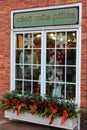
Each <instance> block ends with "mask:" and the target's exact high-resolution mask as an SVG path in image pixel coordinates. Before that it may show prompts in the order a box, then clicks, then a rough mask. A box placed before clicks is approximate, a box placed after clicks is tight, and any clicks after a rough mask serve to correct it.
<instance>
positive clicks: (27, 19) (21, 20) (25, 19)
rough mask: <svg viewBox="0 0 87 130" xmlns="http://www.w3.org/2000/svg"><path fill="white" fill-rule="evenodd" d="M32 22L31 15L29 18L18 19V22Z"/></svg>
mask: <svg viewBox="0 0 87 130" xmlns="http://www.w3.org/2000/svg"><path fill="white" fill-rule="evenodd" d="M31 21H32V17H31V16H30V15H29V16H21V17H18V18H17V19H16V22H31Z"/></svg>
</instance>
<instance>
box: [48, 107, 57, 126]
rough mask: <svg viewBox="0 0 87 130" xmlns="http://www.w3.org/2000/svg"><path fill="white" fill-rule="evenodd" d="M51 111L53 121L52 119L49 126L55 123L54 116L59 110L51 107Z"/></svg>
mask: <svg viewBox="0 0 87 130" xmlns="http://www.w3.org/2000/svg"><path fill="white" fill-rule="evenodd" d="M50 111H51V112H52V116H51V119H50V122H49V124H52V123H53V121H54V116H53V114H55V113H56V112H57V109H56V108H54V107H52V106H51V107H50Z"/></svg>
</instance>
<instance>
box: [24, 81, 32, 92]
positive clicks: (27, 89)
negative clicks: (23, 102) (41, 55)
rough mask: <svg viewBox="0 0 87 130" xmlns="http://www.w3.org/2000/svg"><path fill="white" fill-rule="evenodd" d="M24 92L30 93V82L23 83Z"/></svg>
mask: <svg viewBox="0 0 87 130" xmlns="http://www.w3.org/2000/svg"><path fill="white" fill-rule="evenodd" d="M24 91H28V92H31V82H30V81H24Z"/></svg>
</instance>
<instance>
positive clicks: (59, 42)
mask: <svg viewBox="0 0 87 130" xmlns="http://www.w3.org/2000/svg"><path fill="white" fill-rule="evenodd" d="M65 42H66V38H65V32H57V33H56V48H64V47H65Z"/></svg>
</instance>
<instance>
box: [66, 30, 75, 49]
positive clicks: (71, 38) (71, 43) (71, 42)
mask: <svg viewBox="0 0 87 130" xmlns="http://www.w3.org/2000/svg"><path fill="white" fill-rule="evenodd" d="M76 42H77V40H76V32H67V47H68V48H75V47H76Z"/></svg>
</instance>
